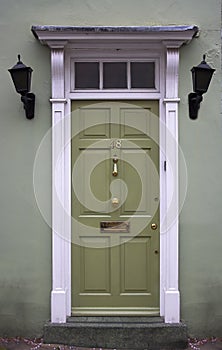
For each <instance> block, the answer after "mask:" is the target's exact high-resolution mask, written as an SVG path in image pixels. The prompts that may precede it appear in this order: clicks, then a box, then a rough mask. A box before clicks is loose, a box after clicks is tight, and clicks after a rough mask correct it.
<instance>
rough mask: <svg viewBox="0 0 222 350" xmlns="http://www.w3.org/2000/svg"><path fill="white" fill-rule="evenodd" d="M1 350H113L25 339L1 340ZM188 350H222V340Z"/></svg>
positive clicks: (192, 343)
mask: <svg viewBox="0 0 222 350" xmlns="http://www.w3.org/2000/svg"><path fill="white" fill-rule="evenodd" d="M0 350H111V349H102V348H80V347H75V346H68V345H61V344H59V345H58V344H43V343H42V340H41V339H37V340H31V339H25V338H0ZM115 350H120V349H115ZM144 350H146V349H144ZM160 350H161V349H160ZM174 350H176V349H174ZM186 350H222V339H211V340H207V339H202V340H190V341H189V347H188V348H187V349H186Z"/></svg>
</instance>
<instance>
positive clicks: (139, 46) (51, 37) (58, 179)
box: [35, 29, 195, 323]
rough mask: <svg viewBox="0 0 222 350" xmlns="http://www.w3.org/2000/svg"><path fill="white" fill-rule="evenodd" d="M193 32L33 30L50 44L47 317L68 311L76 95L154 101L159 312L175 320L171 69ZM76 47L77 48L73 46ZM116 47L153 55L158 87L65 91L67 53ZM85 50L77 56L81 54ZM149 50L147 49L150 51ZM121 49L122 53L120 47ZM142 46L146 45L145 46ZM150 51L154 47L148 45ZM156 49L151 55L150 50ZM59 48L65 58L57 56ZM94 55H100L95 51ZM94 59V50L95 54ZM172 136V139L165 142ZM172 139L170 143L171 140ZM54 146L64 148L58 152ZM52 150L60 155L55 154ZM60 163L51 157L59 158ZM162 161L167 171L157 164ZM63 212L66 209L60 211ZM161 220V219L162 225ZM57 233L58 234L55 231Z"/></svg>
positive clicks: (174, 79)
mask: <svg viewBox="0 0 222 350" xmlns="http://www.w3.org/2000/svg"><path fill="white" fill-rule="evenodd" d="M194 32H195V30H191V29H189V30H184V32H183V31H182V29H181V30H180V31H175V30H172V31H170V30H169V29H167V30H166V31H162V32H161V31H160V32H158V33H157V32H153V31H151V32H146V33H140V32H138V33H135V32H132V33H130V32H129V33H121V32H119V33H104V32H102V33H95V32H92V33H90V32H89V33H87V34H86V33H85V32H84V31H83V32H81V31H78V32H75V31H73V30H60V31H58V30H54V31H53V29H52V30H46V31H45V30H41V29H39V30H37V29H36V30H35V34H36V35H37V36H38V38H39V40H40V41H42V42H43V43H44V44H47V45H48V46H49V47H50V48H51V57H52V98H51V100H50V101H51V103H52V121H53V122H52V124H53V132H52V133H53V135H52V155H53V165H52V182H53V184H52V186H53V188H52V193H53V197H52V207H53V209H52V212H53V218H52V220H53V248H52V249H53V261H52V264H53V289H52V297H51V322H61V323H64V322H66V317H67V316H69V315H70V314H71V219H70V218H71V180H70V177H71V157H70V155H71V150H70V142H69V140H70V135H71V131H70V130H71V127H70V118H68V116H69V115H70V113H71V101H72V100H75V99H77V100H78V99H82V100H84V99H95V100H103V99H105V100H107V99H135V98H138V99H159V101H160V102H159V106H160V221H161V234H160V313H161V316H164V318H165V322H167V323H177V322H179V321H180V293H179V289H178V267H179V254H178V240H179V230H178V144H177V142H178V103H179V100H180V99H179V98H178V68H179V48H180V46H181V45H182V44H183V43H186V42H189V41H190V40H191V39H192V37H193V34H194ZM77 46H78V47H79V48H80V50H79V51H78V50H74V48H76V47H77ZM119 46H121V50H122V51H121V57H123V56H124V55H125V56H126V57H129V58H130V59H131V58H132V57H135V51H134V50H135V49H136V50H137V57H147V58H148V59H149V58H152V57H153V55H155V57H158V58H159V59H160V92H158V93H157V92H145V93H141V92H129V91H128V92H122V93H119V92H118V91H114V92H107V93H106V92H104V91H99V92H72V91H71V89H70V87H71V84H70V74H71V72H72V70H71V66H70V61H71V58H72V57H78V58H81V57H84V58H85V57H89V56H90V57H93V56H94V53H95V51H96V57H97V58H99V57H101V58H102V57H104V50H106V55H109V54H110V55H109V57H110V59H112V57H115V53H114V49H118V48H119ZM83 49H84V54H83V55H82V56H81V52H83V51H82V50H83ZM149 49H152V51H151V52H150V51H149ZM124 50H125V51H124ZM144 50H145V51H144ZM155 50H156V51H155ZM154 51H155V53H154ZM64 53H65V54H66V60H64ZM98 55H100V56H98ZM94 57H95V56H94ZM172 140H174V141H173V142H172ZM175 141H176V142H175ZM61 149H63V150H64V152H62V154H61V153H60V151H61ZM58 153H59V154H58ZM59 156H60V161H59V163H58V161H57V160H58V158H59ZM164 161H167V164H170V166H167V169H166V171H165V170H164V167H163V164H164ZM63 208H65V212H66V213H67V214H68V215H65V213H64V210H63ZM164 222H166V225H165V226H164ZM61 232H62V235H61V234H60V233H61Z"/></svg>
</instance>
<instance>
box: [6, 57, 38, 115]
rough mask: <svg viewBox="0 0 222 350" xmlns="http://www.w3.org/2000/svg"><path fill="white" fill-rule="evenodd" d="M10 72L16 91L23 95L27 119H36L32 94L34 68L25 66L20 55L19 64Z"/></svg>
mask: <svg viewBox="0 0 222 350" xmlns="http://www.w3.org/2000/svg"><path fill="white" fill-rule="evenodd" d="M8 71H9V72H10V74H11V77H12V81H13V83H14V85H15V89H16V91H17V92H18V93H19V94H20V95H21V100H22V102H23V104H24V109H25V113H26V118H28V119H32V118H34V110H35V95H34V94H33V93H32V92H30V88H31V76H32V68H31V67H27V66H25V65H24V64H23V63H22V61H21V60H20V55H18V62H17V63H16V65H15V66H13V67H12V68H11V69H8Z"/></svg>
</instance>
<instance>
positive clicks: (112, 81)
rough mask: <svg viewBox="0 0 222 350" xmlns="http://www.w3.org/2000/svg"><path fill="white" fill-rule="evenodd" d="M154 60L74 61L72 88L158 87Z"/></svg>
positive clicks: (150, 88) (125, 88) (154, 88)
mask: <svg viewBox="0 0 222 350" xmlns="http://www.w3.org/2000/svg"><path fill="white" fill-rule="evenodd" d="M156 71H157V67H156V62H155V61H127V62H126V61H112V62H110V61H100V62H98V61H75V62H74V75H73V79H74V81H73V82H72V85H73V89H74V90H108V89H111V90H112V89H120V90H129V89H139V90H140V89H142V90H144V89H146V90H156V89H157V88H158V80H157V74H156Z"/></svg>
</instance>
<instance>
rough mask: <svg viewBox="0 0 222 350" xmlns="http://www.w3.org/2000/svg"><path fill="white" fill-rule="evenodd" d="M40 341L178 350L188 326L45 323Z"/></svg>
mask: <svg viewBox="0 0 222 350" xmlns="http://www.w3.org/2000/svg"><path fill="white" fill-rule="evenodd" d="M151 319H153V320H152V321H151ZM43 340H44V343H54V344H55V343H56V344H67V345H74V346H77V347H85V348H86V347H88V348H103V349H105V348H106V349H128V350H129V349H141V350H142V349H143V350H145V349H147V350H179V349H186V348H187V346H188V335H187V326H186V325H185V324H184V323H174V324H169V323H164V322H163V319H162V318H160V317H151V318H149V317H91V316H88V317H84V316H83V317H81V316H79V317H78V316H77V317H70V318H68V319H67V322H66V323H50V322H47V323H46V324H45V326H44V336H43Z"/></svg>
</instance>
